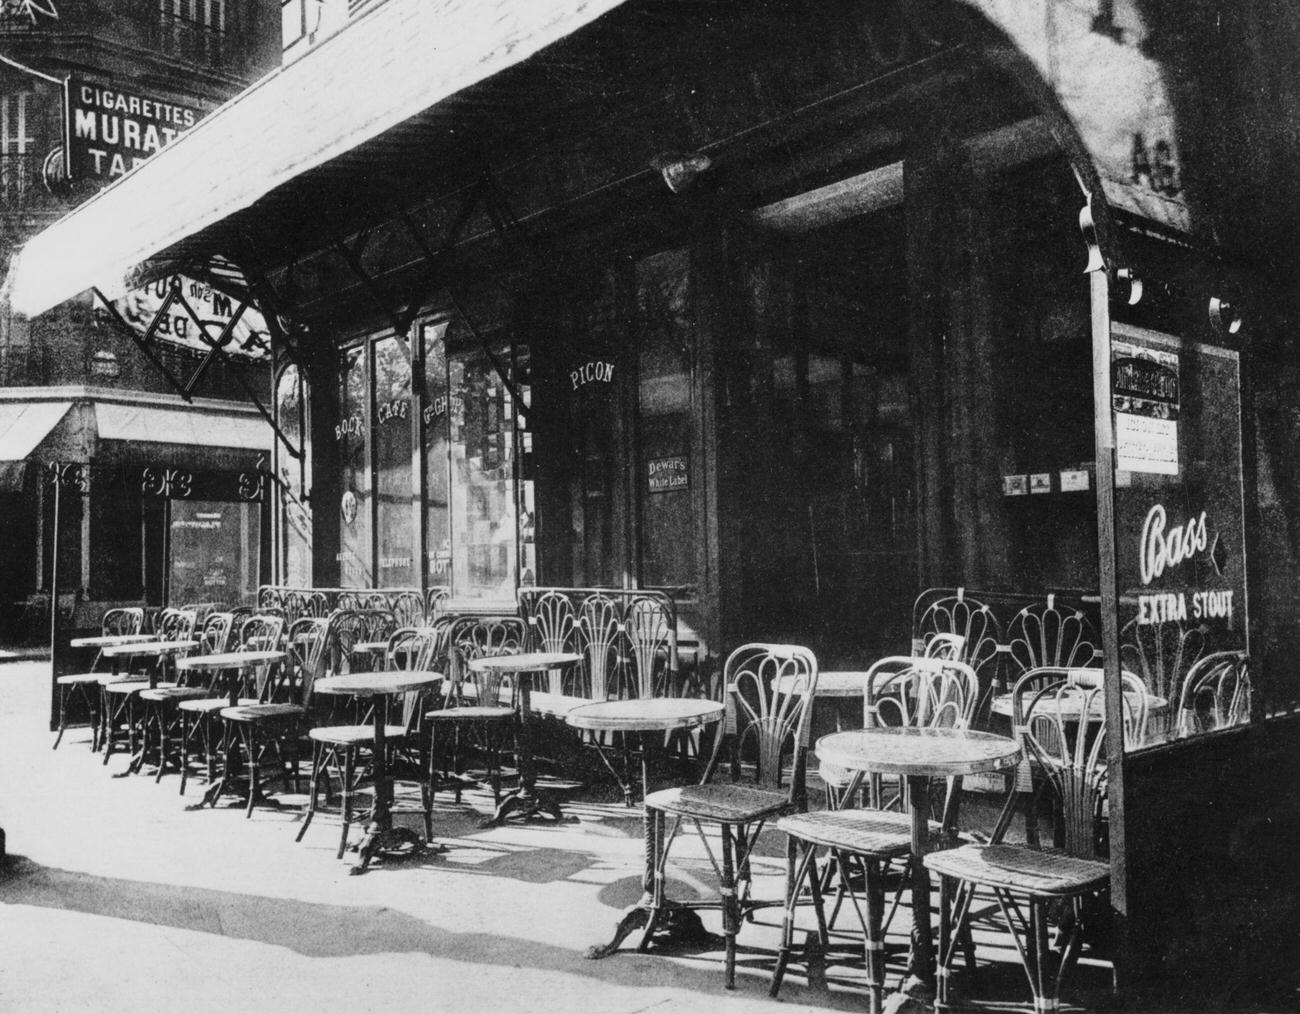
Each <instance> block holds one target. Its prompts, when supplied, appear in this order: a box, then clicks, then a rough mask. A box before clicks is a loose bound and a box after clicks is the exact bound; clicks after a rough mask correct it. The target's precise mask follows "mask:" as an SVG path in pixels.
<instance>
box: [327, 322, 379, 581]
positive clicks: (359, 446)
mask: <svg viewBox="0 0 1300 1014" xmlns="http://www.w3.org/2000/svg"><path fill="white" fill-rule="evenodd" d="M369 400H370V399H369V397H368V389H367V386H366V346H365V345H357V346H354V347H352V348H349V349H344V350H343V369H342V372H341V373H340V377H339V421H338V423H337V424H336V425H335V430H334V438H335V440H336V441H337V442H338V461H339V486H340V496H339V582H340V584H341V585H342V586H343V587H344V588H369V587H371V586H372V584H373V578H374V571H373V569H372V560H371V556H372V546H371V538H370V533H371V528H370V493H371V490H370V463H369V460H368V453H367V452H368V444H369V441H368V439H367V436H368V434H369V431H370V426H369V421H370V420H369Z"/></svg>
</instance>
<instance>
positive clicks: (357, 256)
mask: <svg viewBox="0 0 1300 1014" xmlns="http://www.w3.org/2000/svg"><path fill="white" fill-rule="evenodd" d="M369 240H370V231H369V230H367V231H365V232H363V233H361V235H360V236H358V237H357V243H356V245H357V247H358V249H357V250H353V249H352V248H351V247H349V246H348V245H347V244H346V243H344V242H343V241H342V240H340V239H335V240H334V244H333V245H334V249H335V250H337V251H338V253H339V256H340V257H342V258H343V260H344V261H345V262H346V263H347V266H348V267H349V268H350V269H351V270H352V273H353V274H354V275H356V277H357V278H358V279H359V280H360V282H361V284H362V285H363V286H364V287H365V290H366V292H367V293H368V294H369V295H370V299H371V301H372V302H374V304H375V306H377V307H378V308H379V310H380V312H381V313H383V315H384V316H385V317H387V318H388V322H389V323H390V324H392V326H393V330H394V331H396V332H397V334H398V336H399V337H404V336H405V335H406V330H405V329H404V328H403V327H402V318H401V316H400V315H399V314H398V312H397V311H396V310H394V309H393V307H392V306H391V305H390V304H389V301H388V299H387V298H386V297H385V296H384V294H383V293H382V292H381V291H380V290H379V285H378V283H377V282H376V281H375V280H374V279H373V278H372V277H371V276H370V273H369V272H368V271H366V269H365V267H364V266H363V265H362V263H361V250H362V249H364V248H365V246H366V243H367V242H369ZM408 326H409V323H408Z"/></svg>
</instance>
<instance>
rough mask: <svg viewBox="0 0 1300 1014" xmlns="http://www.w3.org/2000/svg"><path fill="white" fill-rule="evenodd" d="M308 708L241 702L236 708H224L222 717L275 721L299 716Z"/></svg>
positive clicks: (243, 720)
mask: <svg viewBox="0 0 1300 1014" xmlns="http://www.w3.org/2000/svg"><path fill="white" fill-rule="evenodd" d="M306 713H307V710H306V709H305V708H304V707H303V706H302V705H301V704H241V705H239V706H238V707H235V708H229V707H227V708H222V709H221V717H222V718H224V719H226V720H228V721H231V722H273V721H276V720H278V719H282V718H298V717H300V716H302V715H305V714H306Z"/></svg>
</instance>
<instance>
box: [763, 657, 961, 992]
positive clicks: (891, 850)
mask: <svg viewBox="0 0 1300 1014" xmlns="http://www.w3.org/2000/svg"><path fill="white" fill-rule="evenodd" d="M949 647H950V649H951V648H952V647H954V646H951V645H950V646H949ZM955 647H957V648H959V647H960V646H955ZM865 679H866V684H867V689H866V697H865V702H866V703H865V707H864V709H863V718H864V724H865V726H866V727H867V728H875V727H878V726H895V727H914V728H952V729H964V728H966V727H967V726H969V724H970V720H971V715H972V714H973V712H974V710H975V705H976V703H977V702H978V700H979V698H980V688H979V680H978V678H977V677H976V675H975V672H974V670H973V669H971V667H970V666H968V665H966V664H965V663H964V662H958V661H956V660H955V659H951V658H911V657H908V656H894V657H890V658H884V659H881V660H880V661H878V662H876V663H875V664H874V665H873V666H872V667H871V668H870V669H869V670H868V671H867V675H866V677H865ZM866 781H867V783H868V791H869V796H870V806H869V807H868V808H865V809H847V808H846V809H832V810H822V811H818V812H814V813H801V814H795V815H792V816H788V817H782V818H781V819H780V820H779V821H778V822H777V825H776V826H777V829H778V830H780V831H784V832H785V834H786V835H787V838H788V842H787V852H786V861H787V874H786V885H787V892H786V907H785V919H784V923H783V926H782V935H781V950H780V953H779V955H778V957H777V964H776V968H775V970H774V971H773V973H772V982H771V987H770V992H771V995H772V996H776V995H777V991H778V990H779V989H780V988H781V980H782V978H783V976H784V974H785V969H786V965H787V964H788V962H789V960H790V954H791V951H792V948H793V940H794V915H795V911H796V904H797V902H798V900H799V897H800V895H801V894H802V893H803V891H804V889H805V887H807V888H808V889H810V891H811V895H812V902H813V908H814V912H815V914H816V917H817V931H818V938H819V940H820V941H821V943H822V945H823V946H825V945H826V943H827V941H828V929H827V927H828V925H832V924H834V921H835V916H836V914H837V913H838V911H839V909H840V905H841V903H842V901H843V899H844V897H845V896H846V895H847V896H848V898H849V899H850V901H851V902H852V908H853V910H854V912H855V913H856V915H857V917H858V922H859V925H860V927H861V929H862V933H863V936H864V940H865V954H866V967H867V982H868V991H869V993H868V1004H869V1010H870V1011H871V1012H872V1014H879V1011H880V1009H881V1004H882V1001H883V996H884V986H885V961H884V939H885V933H886V932H887V930H888V926H889V923H890V921H891V920H892V919H893V915H894V913H895V912H896V911H897V909H898V905H899V901H900V898H901V888H900V891H899V892H897V893H895V896H894V904H893V906H892V907H891V909H890V911H889V913H888V915H886V913H885V889H886V882H887V878H886V870H887V867H888V866H889V864H890V863H892V862H894V861H897V860H905V859H906V857H907V856H908V854H909V852H910V849H911V844H912V824H911V817H910V816H909V815H908V814H906V813H903V812H901V810H900V809H891V808H886V807H893V806H895V805H897V804H898V803H899V802H900V800H899V799H898V796H897V794H895V795H894V797H893V798H892V799H889V800H886V799H885V796H884V792H883V786H882V784H881V780H880V778H879V777H878V776H870V777H868V778H867V779H866ZM952 788H953V786H952V784H951V783H950V784H949V786H948V790H949V791H948V793H947V797H946V803H945V806H944V818H943V821H942V822H931V825H930V832H931V834H932V836H933V837H934V839H935V841H936V843H942V844H950V843H951V842H952V840H953V836H954V834H955V829H954V821H955V817H956V814H955V808H954V805H953V804H954V803H955V796H954V794H953V792H952ZM856 789H857V784H856V782H850V783H849V784H848V786H847V787H846V791H845V793H844V795H843V796H842V797H841V800H840V801H841V802H842V803H843V802H847V800H848V799H849V798H851V797H852V796H853V795H855V793H856ZM819 849H830V852H831V856H832V860H833V863H834V866H835V870H836V873H837V874H838V877H837V881H838V891H837V897H836V903H835V909H834V910H833V911H832V913H831V916H830V919H829V920H828V919H827V918H826V917H825V914H824V912H823V908H822V890H823V885H824V881H823V879H822V877H821V875H820V874H819V873H818V869H817V853H818V850H819ZM855 875H856V876H855ZM858 877H860V878H861V883H862V884H863V886H864V895H865V897H864V898H863V899H862V901H863V902H864V904H860V903H859V899H858V896H857V891H856V889H855V888H854V887H853V884H854V882H855V880H856V879H857V878H858ZM899 883H900V884H903V885H905V884H907V883H910V878H909V877H908V876H906V868H905V869H904V876H903V878H902V880H901V881H900V882H899Z"/></svg>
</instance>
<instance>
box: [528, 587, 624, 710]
mask: <svg viewBox="0 0 1300 1014" xmlns="http://www.w3.org/2000/svg"><path fill="white" fill-rule="evenodd" d="M549 594H554V593H551V592H548V593H545V594H543V595H542V599H545V598H546V596H547V595H549ZM542 599H539V600H538V601H539V602H540V601H541V600H542ZM578 632H579V638H578V640H579V641H580V643H581V645H582V653H583V656H584V660H585V662H586V670H587V685H586V686H585V687H583V688H581V689H582V696H584V697H589V698H591V699H592V700H593V701H603V700H606V699H607V698H609V697H612V696H616V688H615V687H614V676H615V673H616V671H617V669H618V665H619V653H620V651H621V649H622V647H623V644H622V640H623V616H622V610H621V609H620V608H619V603H617V602H616V601H614V599H612V598H610V597H609V596H608V595H603V594H601V593H600V592H596V593H594V594H591V595H588V596H587V597H586V598H584V599H583V600H582V606H581V608H580V609H579V611H578ZM555 650H557V651H558V650H561V649H558V648H557V649H555Z"/></svg>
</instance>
